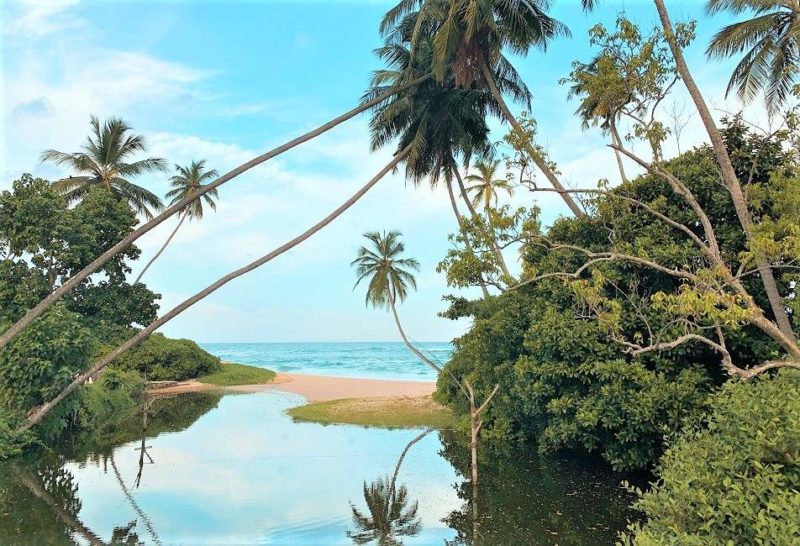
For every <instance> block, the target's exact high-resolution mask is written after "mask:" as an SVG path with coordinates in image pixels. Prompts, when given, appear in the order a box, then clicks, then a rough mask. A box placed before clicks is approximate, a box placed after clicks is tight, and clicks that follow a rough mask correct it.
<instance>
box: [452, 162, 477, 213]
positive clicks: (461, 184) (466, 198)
mask: <svg viewBox="0 0 800 546" xmlns="http://www.w3.org/2000/svg"><path fill="white" fill-rule="evenodd" d="M455 173H456V180H458V189H459V190H460V192H461V199H463V200H464V203H466V204H467V210H468V211H469V213H470V214H471V215H472V216H475V215H476V214H478V212H477V211H476V210H475V207H473V206H472V201H470V200H469V195H467V188H465V187H464V180H462V179H461V175H460V174H459V173H458V171H457V170H456V171H455Z"/></svg>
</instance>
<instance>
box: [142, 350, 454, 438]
mask: <svg viewBox="0 0 800 546" xmlns="http://www.w3.org/2000/svg"><path fill="white" fill-rule="evenodd" d="M207 390H222V391H225V392H239V393H255V392H272V391H275V392H286V393H292V394H298V395H300V396H302V397H303V398H305V399H306V400H307V402H308V403H307V404H305V405H303V406H298V407H297V408H292V410H290V411H289V414H290V415H291V416H292V417H293V418H295V419H298V420H303V421H313V422H319V423H326V424H334V423H340V424H355V425H364V426H383V427H420V426H426V427H434V428H444V427H447V426H450V425H451V424H452V420H453V416H452V413H451V412H450V410H449V409H447V408H445V407H443V406H441V405H440V404H438V403H436V402H434V401H433V398H432V395H433V392H434V391H435V390H436V384H435V383H434V382H432V381H393V380H388V379H361V378H349V377H331V376H324V375H312V374H298V373H275V372H273V371H271V370H266V369H264V368H258V367H254V366H247V365H243V364H233V363H228V362H226V363H224V364H223V370H222V371H221V372H217V373H215V374H212V375H210V376H205V377H200V378H198V379H190V380H188V381H179V382H173V383H169V384H166V385H162V386H159V387H157V388H151V389H149V391H148V392H149V393H150V394H152V395H156V396H160V395H172V394H182V393H191V392H201V391H207Z"/></svg>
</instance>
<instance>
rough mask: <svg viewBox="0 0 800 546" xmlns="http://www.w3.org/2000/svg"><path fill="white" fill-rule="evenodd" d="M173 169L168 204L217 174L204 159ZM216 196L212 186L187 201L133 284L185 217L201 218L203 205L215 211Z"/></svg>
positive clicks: (209, 180) (161, 250)
mask: <svg viewBox="0 0 800 546" xmlns="http://www.w3.org/2000/svg"><path fill="white" fill-rule="evenodd" d="M175 170H176V171H177V172H178V174H176V175H174V176H172V177H171V178H170V179H169V183H170V185H171V186H172V189H171V190H170V191H168V192H167V199H170V198H171V199H172V200H171V201H170V203H169V204H170V206H172V205H175V204H176V203H179V202H180V201H182V200H183V199H185V198H186V197H189V196H191V195H195V194H197V193H198V192H199V191H200V190H202V189H203V188H205V186H206V185H207V184H209V183H210V182H212V181H213V180H215V179H216V178H217V176H219V175H218V174H217V171H216V170H215V169H210V170H208V169H206V160H205V159H202V160H200V161H192V163H191V164H190V165H188V166H186V167H182V166H180V165H175ZM217 198H218V196H217V190H216V188H214V189H211V190H208V191H207V192H205V193H203V194H202V195H200V196H199V197H198V198H197V199H195V200H194V201H192V202H190V203H188V204H187V205H186V206H185V207H184V208H183V209H182V210H181V212H180V216H179V217H178V225H176V226H175V229H173V230H172V232H171V233H170V234H169V237H167V240H166V241H164V244H163V245H161V248H159V249H158V252H156V253H155V255H154V256H153V257H152V258H150V261H148V262H147V264H146V265H145V266H144V268H142V271H141V272H140V273H139V275H138V276H137V277H136V280H135V281H133V283H134V284H136V283H137V282H139V281H140V280H141V278H142V276H143V275H144V273H145V271H147V270H148V269H149V268H150V266H151V265H152V264H153V262H155V261H156V259H158V257H159V256H161V253H162V252H164V249H165V248H167V245H168V244H169V243H170V242H171V241H172V238H173V237H175V234H176V233H178V230H179V229H180V227H181V225H182V224H183V221H184V220H186V219H187V218H188V219H189V220H190V221H191V220H201V219H202V218H203V212H204V206H205V205H207V206H208V207H209V208H210V209H211V210H214V211H216V210H217V204H216V202H215V201H214V200H215V199H217Z"/></svg>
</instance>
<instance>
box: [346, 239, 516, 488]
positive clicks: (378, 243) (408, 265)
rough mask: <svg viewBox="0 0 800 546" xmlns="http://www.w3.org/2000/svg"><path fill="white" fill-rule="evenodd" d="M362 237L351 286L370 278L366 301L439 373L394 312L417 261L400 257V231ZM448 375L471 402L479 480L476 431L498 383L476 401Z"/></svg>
mask: <svg viewBox="0 0 800 546" xmlns="http://www.w3.org/2000/svg"><path fill="white" fill-rule="evenodd" d="M364 237H365V238H366V239H367V240H368V241H369V242H370V243H371V244H370V245H368V247H366V246H362V247H361V248H359V250H358V257H357V258H356V259H355V260H353V261H352V262H351V264H350V265H352V266H354V267H355V268H356V274H357V275H358V279H357V280H356V284H355V286H354V287H353V288H354V289H355V287H357V286H358V285H359V284H360V283H361V282H362V281H365V280H367V279H368V280H369V283H368V285H367V294H366V304H367V305H372V306H373V307H376V308H386V307H388V308H389V309H391V311H392V315H393V316H394V321H395V324H396V325H397V330H398V331H399V332H400V337H401V338H403V342H404V343H405V344H406V346H407V347H408V348H409V350H410V351H411V352H412V353H414V354H415V355H417V357H418V358H419V359H420V360H421V361H422V362H423V363H424V364H426V365H427V366H428V367H430V368H431V369H433V370H434V371H435V372H436V374H437V376H440V377H441V374H442V368H441V366H439V365H438V364H436V363H434V362H433V361H432V360H431V359H430V358H428V357H427V356H425V355H424V354H423V353H422V351H420V350H419V349H418V348H417V347H416V346H414V344H413V343H411V341H410V340H409V339H408V336H407V335H406V333H405V330H403V326H402V324H401V323H400V317H399V316H398V314H397V306H396V303H397V300H398V299H399V300H400V301H401V302H402V301H404V300H405V299H406V297H407V296H408V291H409V288H411V289H416V287H417V281H416V279H415V278H414V274H413V273H412V271H417V270H419V262H417V260H415V259H413V258H401V257H400V256H401V255H402V254H403V252H404V251H405V245H404V244H403V242H402V241H401V240H400V238H401V237H402V235H401V233H400V232H399V231H390V232H389V233H386V232H383V233H379V232H377V231H368V232H367V233H365V234H364ZM448 377H449V379H451V380H452V381H453V382H454V383H455V384H456V385H457V386H458V388H459V389H460V390H461V392H462V393H463V394H464V396H465V397H466V398H467V400H468V401H469V405H470V431H471V442H470V450H471V452H472V481H473V483H477V482H478V435H479V434H480V430H481V428H482V427H483V422H482V421H481V414H482V413H483V411H484V410H485V409H486V408H487V406H488V405H489V402H491V400H492V398H494V396H495V395H496V394H497V391H498V389H499V388H500V387H499V385H495V387H494V389H493V390H492V392H491V393H490V394H489V395H488V396H487V397H486V399H485V400H484V402H483V403H482V404H480V405H478V402H477V400H476V397H475V390H474V389H473V387H472V384H471V383H470V382H469V381H468V380H466V379H465V380H464V381H459V380H458V379H457V378H456V377H455V376H453V375H452V374H448Z"/></svg>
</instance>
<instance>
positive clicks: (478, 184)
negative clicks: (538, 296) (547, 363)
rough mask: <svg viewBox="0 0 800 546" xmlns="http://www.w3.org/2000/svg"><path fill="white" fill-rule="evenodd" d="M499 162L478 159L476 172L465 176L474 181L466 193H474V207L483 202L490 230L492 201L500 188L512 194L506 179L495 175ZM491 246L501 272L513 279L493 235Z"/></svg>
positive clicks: (495, 200)
mask: <svg viewBox="0 0 800 546" xmlns="http://www.w3.org/2000/svg"><path fill="white" fill-rule="evenodd" d="M499 164H500V162H499V161H479V162H477V163H476V164H475V168H476V169H477V170H478V174H470V175H468V176H467V178H466V180H467V181H468V182H474V184H473V185H472V186H470V187H468V188H467V193H468V194H469V193H472V194H474V195H473V197H472V204H473V205H474V206H476V207H477V206H479V205H480V204H483V210H484V211H485V212H486V224H487V226H488V227H489V230H490V231H492V232H493V226H492V203H495V204H497V201H498V198H499V195H498V194H499V191H500V190H505V191H506V192H508V195H509V196H511V195H512V194H513V189H512V187H511V185H510V184H509V183H508V180H506V179H505V178H498V177H497V166H498V165H499ZM491 246H492V252H493V254H494V256H495V259H496V260H497V264H498V265H499V266H500V269H501V270H502V271H503V274H504V275H505V276H506V277H507V278H508V279H513V277H512V275H511V272H510V271H509V270H508V266H507V265H506V260H505V258H504V257H503V253H502V252H501V251H500V249H499V248H498V247H497V244H496V243H495V241H494V236H493V235H492V236H491Z"/></svg>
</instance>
